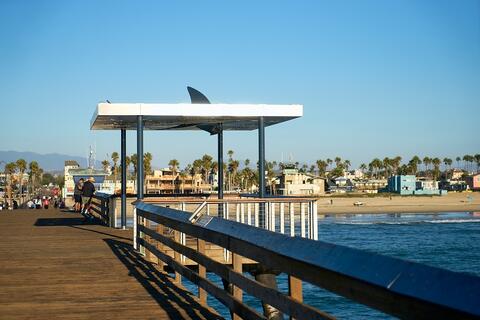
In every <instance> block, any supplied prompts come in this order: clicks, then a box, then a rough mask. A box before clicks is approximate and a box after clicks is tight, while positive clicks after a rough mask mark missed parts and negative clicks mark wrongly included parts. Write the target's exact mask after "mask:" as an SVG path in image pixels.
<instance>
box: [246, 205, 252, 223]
mask: <svg viewBox="0 0 480 320" xmlns="http://www.w3.org/2000/svg"><path fill="white" fill-rule="evenodd" d="M247 224H248V225H249V226H251V225H252V204H251V203H248V204H247Z"/></svg>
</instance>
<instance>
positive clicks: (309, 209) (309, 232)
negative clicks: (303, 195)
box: [305, 202, 312, 239]
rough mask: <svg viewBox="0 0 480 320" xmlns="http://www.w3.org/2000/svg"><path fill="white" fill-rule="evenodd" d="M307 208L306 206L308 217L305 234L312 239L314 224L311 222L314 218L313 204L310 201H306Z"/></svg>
mask: <svg viewBox="0 0 480 320" xmlns="http://www.w3.org/2000/svg"><path fill="white" fill-rule="evenodd" d="M305 208H306V211H307V213H306V214H307V217H306V224H307V225H306V228H305V230H306V233H308V234H306V235H305V236H306V237H308V239H311V236H312V232H311V231H312V230H311V227H312V224H311V223H310V222H311V219H312V205H311V203H310V202H307V203H305Z"/></svg>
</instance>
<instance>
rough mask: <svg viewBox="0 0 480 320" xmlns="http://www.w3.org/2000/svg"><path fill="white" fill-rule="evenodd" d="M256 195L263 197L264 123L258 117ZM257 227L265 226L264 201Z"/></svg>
mask: <svg viewBox="0 0 480 320" xmlns="http://www.w3.org/2000/svg"><path fill="white" fill-rule="evenodd" d="M258 187H259V191H258V196H259V197H260V198H265V123H264V119H263V117H260V118H259V119H258ZM259 219H260V221H259V227H260V228H265V203H260V214H259Z"/></svg>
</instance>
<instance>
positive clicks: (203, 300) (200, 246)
mask: <svg viewBox="0 0 480 320" xmlns="http://www.w3.org/2000/svg"><path fill="white" fill-rule="evenodd" d="M197 251H198V252H199V253H201V254H205V240H202V239H198V238H197ZM198 275H199V276H200V277H201V278H203V279H206V278H207V270H206V268H205V267H204V266H202V265H201V264H200V263H199V264H198ZM198 299H199V300H200V304H201V305H203V306H206V305H207V291H205V290H204V289H202V288H201V287H200V286H198Z"/></svg>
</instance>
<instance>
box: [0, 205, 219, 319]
mask: <svg viewBox="0 0 480 320" xmlns="http://www.w3.org/2000/svg"><path fill="white" fill-rule="evenodd" d="M0 233H1V234H2V237H0V256H2V260H1V261H0V288H2V290H1V292H0V318H2V319H106V318H109V319H113V318H114V319H132V318H135V319H145V318H155V319H219V316H218V315H217V314H216V313H215V311H214V310H212V309H209V308H207V307H204V306H202V305H200V303H199V302H198V300H197V298H196V297H195V296H194V295H193V294H191V293H189V292H188V291H186V290H185V289H184V288H183V287H182V286H180V285H177V284H176V283H175V282H174V280H173V279H172V278H170V277H169V276H168V274H166V273H163V272H161V271H160V270H158V269H156V267H155V265H154V264H151V263H149V262H146V261H144V260H143V258H142V257H141V256H140V255H139V254H138V253H137V252H135V251H134V250H133V247H132V245H131V230H118V229H111V228H108V227H104V226H101V225H99V224H95V223H88V224H85V223H84V222H83V218H82V217H80V216H79V215H77V214H73V213H63V212H61V211H59V210H15V211H14V212H8V213H5V214H0Z"/></svg>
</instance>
